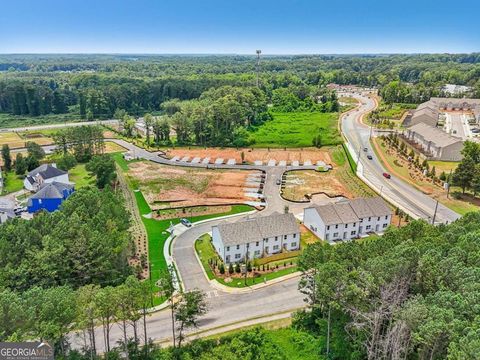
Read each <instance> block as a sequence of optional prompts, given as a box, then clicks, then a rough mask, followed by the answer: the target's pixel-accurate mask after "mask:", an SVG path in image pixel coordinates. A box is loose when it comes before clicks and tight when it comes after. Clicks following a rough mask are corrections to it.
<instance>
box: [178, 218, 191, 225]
mask: <svg viewBox="0 0 480 360" xmlns="http://www.w3.org/2000/svg"><path fill="white" fill-rule="evenodd" d="M180 222H181V223H182V224H183V225H185V226H186V227H191V226H192V223H191V222H190V221H189V220H188V219H185V218H183V219H180Z"/></svg>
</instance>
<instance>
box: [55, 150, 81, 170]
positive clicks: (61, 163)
mask: <svg viewBox="0 0 480 360" xmlns="http://www.w3.org/2000/svg"><path fill="white" fill-rule="evenodd" d="M55 160H56V164H57V167H58V168H59V169H61V170H65V171H68V170H70V169H72V168H74V167H75V166H76V165H77V160H76V159H75V156H73V155H72V154H70V153H68V152H67V153H65V154H63V155H61V156H60V157H58V158H56V159H55Z"/></svg>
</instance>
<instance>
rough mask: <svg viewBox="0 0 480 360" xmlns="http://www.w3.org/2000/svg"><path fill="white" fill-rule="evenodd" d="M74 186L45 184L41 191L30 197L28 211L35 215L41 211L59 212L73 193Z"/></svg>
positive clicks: (54, 183) (53, 183) (56, 183)
mask: <svg viewBox="0 0 480 360" xmlns="http://www.w3.org/2000/svg"><path fill="white" fill-rule="evenodd" d="M74 190H75V189H74V186H73V185H72V184H64V183H60V182H56V181H54V182H51V183H44V184H42V185H41V186H40V189H39V190H38V191H37V192H36V193H35V194H33V195H32V196H30V197H29V198H28V201H27V211H28V212H29V213H30V214H34V213H36V212H38V211H40V210H46V211H48V212H53V211H55V210H57V209H58V208H59V207H60V205H61V204H62V203H63V201H65V200H66V199H67V198H68V197H69V196H70V195H71V194H72V193H73V192H74Z"/></svg>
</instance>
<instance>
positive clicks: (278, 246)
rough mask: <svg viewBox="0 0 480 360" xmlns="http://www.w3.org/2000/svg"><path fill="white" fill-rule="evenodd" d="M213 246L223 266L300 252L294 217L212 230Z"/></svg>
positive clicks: (244, 222)
mask: <svg viewBox="0 0 480 360" xmlns="http://www.w3.org/2000/svg"><path fill="white" fill-rule="evenodd" d="M212 243H213V247H214V248H215V250H216V251H217V253H218V255H219V256H220V257H221V258H222V260H223V261H224V262H225V263H226V264H230V263H236V262H241V261H245V255H247V256H248V259H254V258H259V257H264V256H270V255H273V254H277V253H280V252H282V251H293V250H298V249H300V228H299V226H298V224H297V221H296V220H295V217H294V216H293V214H279V213H273V214H272V215H269V216H263V217H258V218H252V219H247V220H242V221H238V222H234V223H222V224H219V225H218V226H212Z"/></svg>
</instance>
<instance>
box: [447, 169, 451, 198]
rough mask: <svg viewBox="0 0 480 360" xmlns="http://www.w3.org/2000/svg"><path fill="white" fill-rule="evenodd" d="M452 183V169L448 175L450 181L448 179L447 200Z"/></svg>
mask: <svg viewBox="0 0 480 360" xmlns="http://www.w3.org/2000/svg"><path fill="white" fill-rule="evenodd" d="M451 182H452V169H450V174H449V175H448V179H447V199H448V195H449V194H450V185H451Z"/></svg>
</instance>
